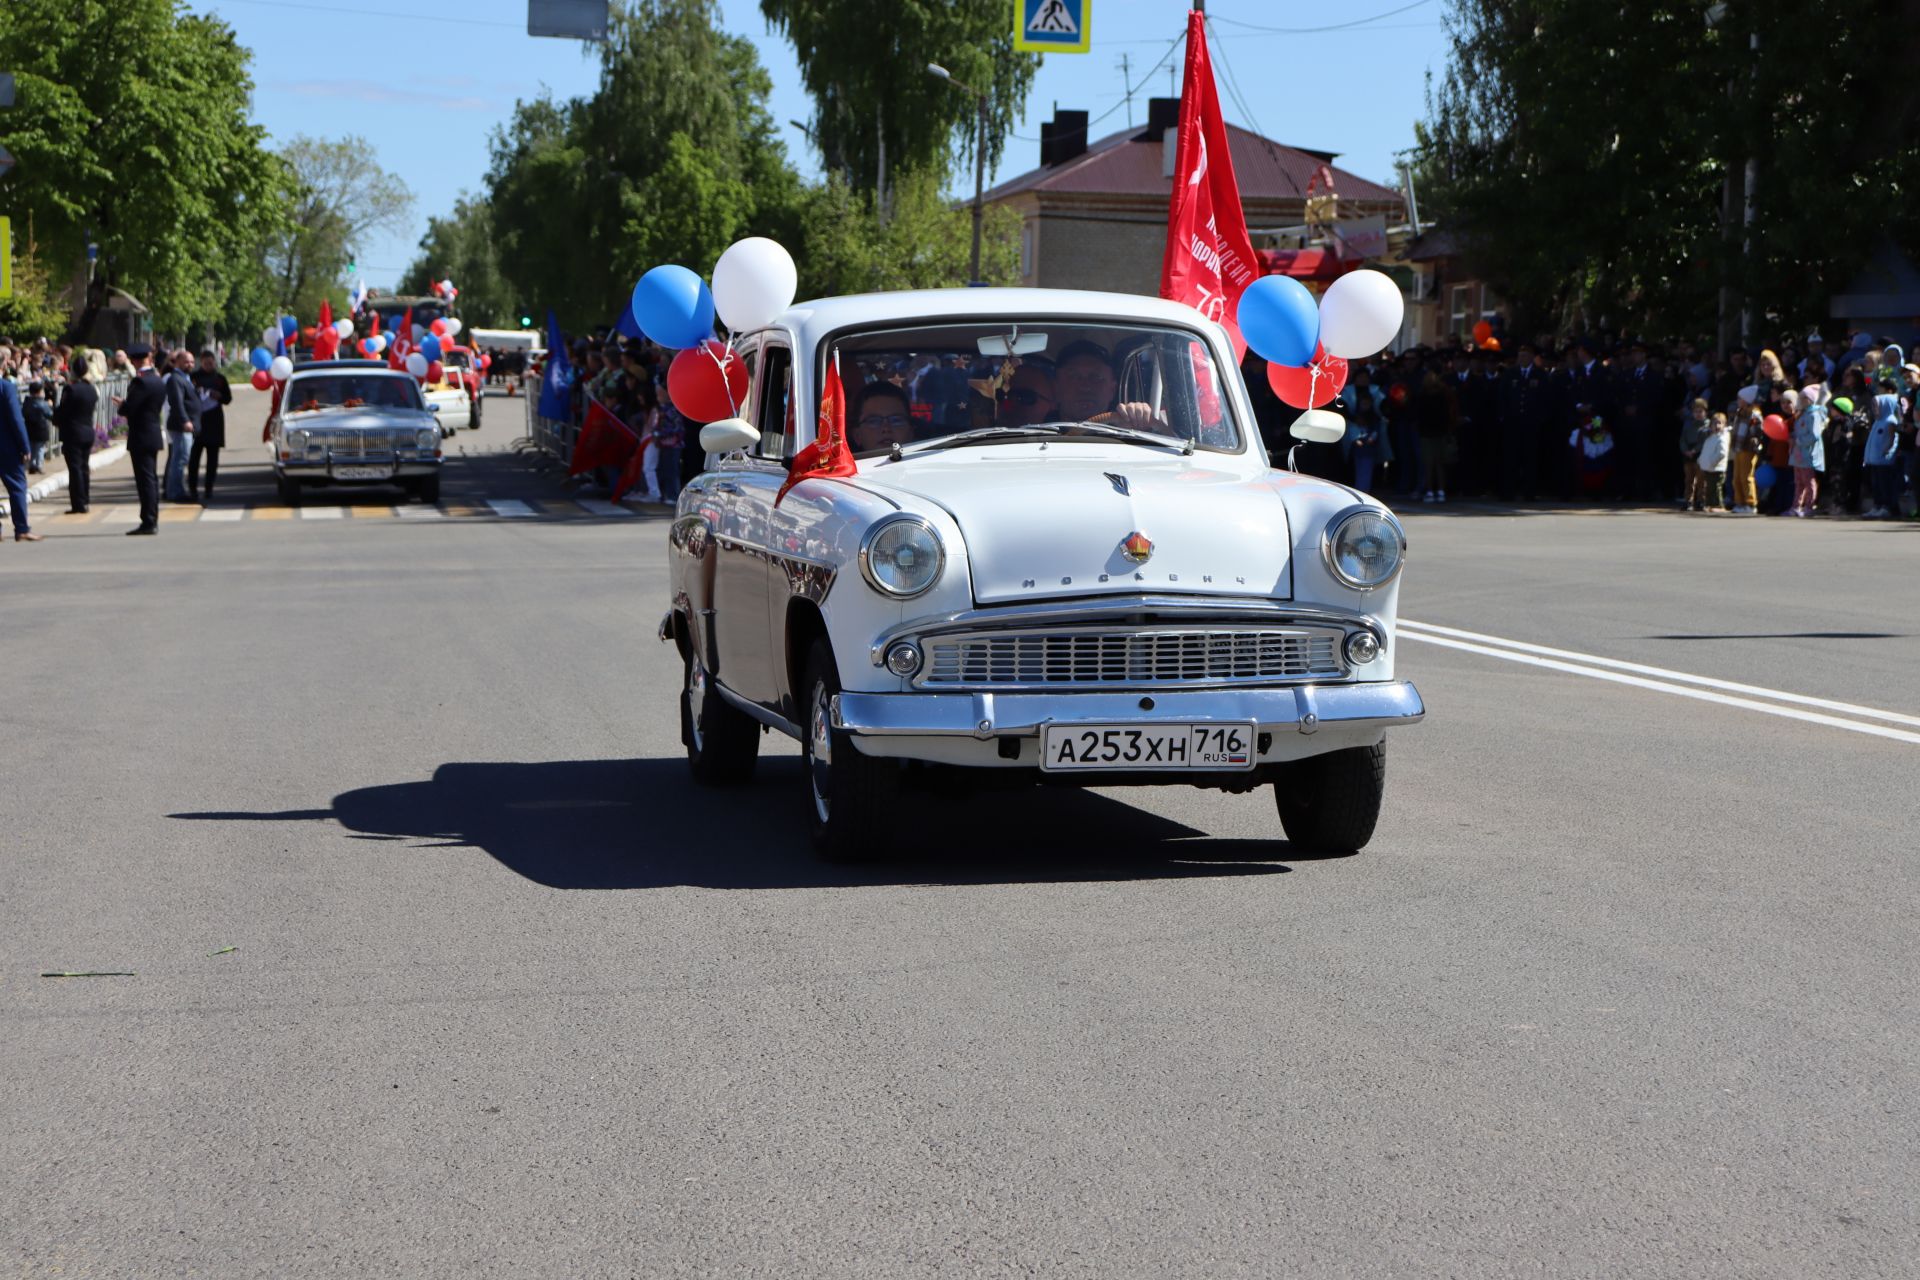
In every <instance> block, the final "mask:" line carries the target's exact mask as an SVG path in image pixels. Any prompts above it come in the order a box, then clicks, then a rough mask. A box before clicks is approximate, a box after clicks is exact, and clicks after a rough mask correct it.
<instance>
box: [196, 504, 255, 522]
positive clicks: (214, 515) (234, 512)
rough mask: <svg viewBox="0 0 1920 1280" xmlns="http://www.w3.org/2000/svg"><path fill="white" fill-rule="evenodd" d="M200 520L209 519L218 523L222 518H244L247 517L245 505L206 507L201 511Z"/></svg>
mask: <svg viewBox="0 0 1920 1280" xmlns="http://www.w3.org/2000/svg"><path fill="white" fill-rule="evenodd" d="M200 518H201V519H202V520H211V521H213V522H214V523H216V524H218V523H219V522H221V521H222V520H244V519H246V518H247V509H246V508H245V507H208V508H206V509H205V510H203V511H201V513H200Z"/></svg>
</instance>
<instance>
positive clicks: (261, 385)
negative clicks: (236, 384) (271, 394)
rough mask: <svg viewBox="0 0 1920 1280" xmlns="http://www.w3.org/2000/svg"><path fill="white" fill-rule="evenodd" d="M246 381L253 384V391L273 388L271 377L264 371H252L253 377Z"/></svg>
mask: <svg viewBox="0 0 1920 1280" xmlns="http://www.w3.org/2000/svg"><path fill="white" fill-rule="evenodd" d="M248 381H250V382H252V383H253V389H254V390H255V391H267V390H271V389H272V387H273V375H272V374H270V373H268V372H267V371H266V370H265V369H255V370H254V371H253V377H252V378H250V379H248Z"/></svg>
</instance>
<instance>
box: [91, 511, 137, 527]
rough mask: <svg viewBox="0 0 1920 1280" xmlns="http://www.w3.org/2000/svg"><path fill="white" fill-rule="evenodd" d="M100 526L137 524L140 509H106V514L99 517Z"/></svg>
mask: <svg viewBox="0 0 1920 1280" xmlns="http://www.w3.org/2000/svg"><path fill="white" fill-rule="evenodd" d="M100 523H101V524H139V523H140V508H138V507H108V508H107V510H106V514H105V515H102V516H101V517H100Z"/></svg>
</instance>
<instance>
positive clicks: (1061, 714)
mask: <svg viewBox="0 0 1920 1280" xmlns="http://www.w3.org/2000/svg"><path fill="white" fill-rule="evenodd" d="M722 692H723V693H724V692H725V691H724V690H722ZM729 700H730V701H731V699H729ZM1152 701H1153V706H1152V707H1151V708H1150V709H1148V708H1143V707H1142V706H1141V705H1140V704H1141V697H1140V695H1139V694H1138V693H1137V692H1128V693H1004V692H1002V693H845V692H843V693H841V694H840V695H839V697H838V698H836V699H835V701H834V709H833V725H834V728H836V729H843V730H845V731H846V732H848V733H851V734H853V735H855V736H856V737H857V736H862V735H865V736H872V737H914V738H936V737H972V738H982V739H984V738H993V737H1026V738H1030V737H1034V736H1036V735H1038V734H1039V732H1040V728H1041V726H1042V725H1046V724H1103V723H1104V724H1112V723H1121V724H1152V723H1155V722H1176V723H1177V722H1191V721H1204V720H1227V721H1239V722H1246V721H1252V722H1253V723H1254V724H1256V725H1258V726H1259V727H1260V728H1261V729H1265V730H1290V731H1294V732H1298V733H1314V732H1316V731H1318V730H1320V729H1324V728H1327V727H1329V726H1333V727H1339V728H1346V729H1374V728H1378V729H1389V728H1394V727H1396V726H1399V725H1410V724H1418V723H1420V721H1421V720H1423V719H1424V718H1425V717H1426V714H1427V708H1426V704H1425V703H1424V702H1422V701H1421V699H1420V691H1419V690H1417V689H1415V688H1414V687H1413V684H1412V682H1411V681H1407V680H1389V681H1382V682H1379V683H1375V684H1338V685H1310V684H1307V685H1292V686H1288V687H1285V688H1278V689H1204V690H1201V689H1194V690H1185V689H1178V690H1169V691H1164V692H1161V691H1156V692H1155V693H1154V694H1153V695H1152ZM742 709H743V710H745V708H744V707H743V708H742ZM750 714H751V713H750Z"/></svg>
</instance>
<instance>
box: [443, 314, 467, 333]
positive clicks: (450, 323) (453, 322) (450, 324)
mask: <svg viewBox="0 0 1920 1280" xmlns="http://www.w3.org/2000/svg"><path fill="white" fill-rule="evenodd" d="M464 328H466V326H465V325H463V324H461V323H460V317H459V316H448V317H447V336H448V337H449V338H451V337H453V336H454V335H455V334H457V333H459V332H460V331H461V330H462V329H464Z"/></svg>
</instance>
